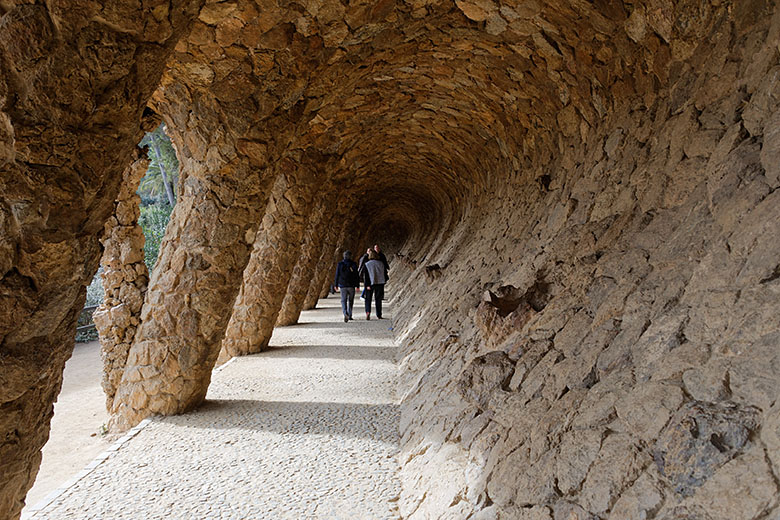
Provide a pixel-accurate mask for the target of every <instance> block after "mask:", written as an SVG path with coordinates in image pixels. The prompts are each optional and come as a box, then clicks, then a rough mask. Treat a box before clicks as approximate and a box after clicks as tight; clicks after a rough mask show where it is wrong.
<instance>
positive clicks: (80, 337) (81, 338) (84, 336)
mask: <svg viewBox="0 0 780 520" xmlns="http://www.w3.org/2000/svg"><path fill="white" fill-rule="evenodd" d="M102 274H103V268H102V267H100V268H99V269H98V272H97V273H95V277H94V278H93V279H92V282H91V283H90V284H89V285H88V286H87V300H86V301H85V302H84V307H92V306H94V305H100V304H101V303H103V278H102V277H101V275H102ZM93 312H95V311H94V310H89V311H82V313H81V314H80V315H79V318H78V321H77V322H76V326H77V327H81V326H82V325H89V324H90V323H92V313H93ZM97 338H98V333H97V330H95V329H90V330H86V331H82V332H77V333H76V341H77V342H79V343H84V342H87V341H94V340H96V339H97Z"/></svg>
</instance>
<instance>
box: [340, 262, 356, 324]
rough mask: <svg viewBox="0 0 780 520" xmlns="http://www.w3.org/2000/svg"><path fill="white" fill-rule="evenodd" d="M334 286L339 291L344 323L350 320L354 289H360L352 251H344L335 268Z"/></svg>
mask: <svg viewBox="0 0 780 520" xmlns="http://www.w3.org/2000/svg"><path fill="white" fill-rule="evenodd" d="M334 285H335V286H336V287H338V288H339V291H341V310H342V312H344V323H346V322H348V321H349V320H351V319H352V305H353V304H354V303H355V289H356V288H357V287H360V278H358V266H357V264H356V263H355V262H353V261H352V251H344V259H343V260H342V261H341V262H339V264H338V266H337V267H336V280H335V282H334Z"/></svg>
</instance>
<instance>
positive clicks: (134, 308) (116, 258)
mask: <svg viewBox="0 0 780 520" xmlns="http://www.w3.org/2000/svg"><path fill="white" fill-rule="evenodd" d="M148 166H149V160H148V159H146V158H145V157H143V158H140V157H139V158H136V160H135V161H134V162H133V164H131V165H130V166H129V167H128V168H127V169H126V170H125V172H124V174H123V175H122V177H123V179H122V181H123V183H122V187H121V189H120V190H119V196H118V197H117V200H116V202H115V203H114V215H113V216H112V217H111V218H109V219H108V222H106V225H105V232H104V236H103V239H102V240H101V243H102V244H103V248H104V250H103V257H102V259H101V261H100V264H101V265H102V266H103V275H102V276H103V290H104V291H105V297H104V298H103V303H102V304H101V305H100V307H98V309H97V310H96V311H95V313H94V314H93V318H92V319H93V320H94V322H95V327H96V328H97V331H98V335H99V337H100V357H101V358H102V359H103V380H102V382H101V384H102V386H103V391H104V392H105V394H106V408H107V409H108V410H111V407H112V405H113V403H114V394H115V393H116V388H117V386H119V382H120V381H121V379H122V373H123V372H124V369H125V362H126V361H127V353H128V351H129V350H130V344H131V343H132V342H133V337H134V336H135V331H136V328H137V327H138V324H139V323H140V318H141V307H142V305H143V303H144V295H145V294H146V288H147V286H148V284H149V270H148V269H147V267H146V263H144V233H143V231H142V230H141V226H139V225H138V217H139V216H140V207H139V204H140V202H141V198H140V197H139V196H138V194H137V193H136V190H137V189H138V184H139V183H140V182H141V178H142V177H143V176H144V174H145V173H146V169H147V167H148Z"/></svg>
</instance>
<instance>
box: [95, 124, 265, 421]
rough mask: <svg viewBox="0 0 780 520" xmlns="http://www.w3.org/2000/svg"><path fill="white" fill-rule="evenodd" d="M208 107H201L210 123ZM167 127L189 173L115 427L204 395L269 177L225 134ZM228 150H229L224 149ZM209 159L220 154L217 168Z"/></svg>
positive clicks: (180, 408)
mask: <svg viewBox="0 0 780 520" xmlns="http://www.w3.org/2000/svg"><path fill="white" fill-rule="evenodd" d="M213 115H214V114H208V113H207V114H205V115H203V114H202V116H203V117H204V118H205V119H206V120H209V121H210V120H211V116H213ZM169 128H171V129H173V127H171V126H169ZM172 133H173V137H174V140H176V141H177V148H178V149H179V150H180V151H181V152H182V155H183V156H184V157H183V160H182V172H183V173H187V178H186V180H185V181H184V183H183V190H182V194H181V195H180V199H179V201H178V202H177V204H176V208H175V209H174V211H173V214H172V216H171V221H170V223H169V224H168V230H167V232H166V235H165V240H164V241H163V244H162V246H161V248H160V257H159V259H158V260H157V261H158V263H159V266H158V268H156V269H155V270H154V273H153V274H152V279H151V281H150V284H149V292H148V294H147V298H146V302H145V303H144V308H143V312H142V316H141V320H142V322H141V325H140V327H139V329H138V332H137V333H136V339H135V342H134V343H133V345H132V347H131V349H130V353H129V354H128V358H127V366H126V368H125V371H124V374H123V376H122V382H121V384H120V386H119V388H118V389H117V393H116V397H115V400H114V409H113V415H112V418H111V422H110V427H111V428H112V429H113V430H124V429H127V428H129V427H132V426H133V425H135V424H137V423H138V422H140V421H141V420H142V419H144V418H145V417H147V416H149V415H151V414H155V413H157V414H163V415H170V414H175V413H182V412H185V411H187V410H190V409H192V408H193V407H195V406H197V405H198V404H200V403H201V402H202V401H203V399H204V398H205V395H206V390H207V389H208V385H209V382H210V380H211V370H212V368H213V366H214V363H215V362H216V359H217V355H218V353H219V345H220V342H221V340H222V336H223V334H224V331H225V327H226V326H227V322H228V319H229V317H230V309H231V308H232V306H233V302H234V300H235V297H236V294H237V293H238V290H239V287H240V285H241V273H242V272H243V270H244V267H245V266H246V264H247V261H248V259H249V254H250V250H251V244H252V243H253V240H254V236H255V232H256V229H257V222H258V220H259V215H260V214H261V211H262V209H263V208H264V206H265V202H266V201H267V200H268V199H267V191H268V189H267V186H268V182H267V180H266V176H264V175H262V173H260V172H258V170H257V169H256V168H253V167H252V166H251V165H250V161H249V159H248V158H247V157H246V156H244V155H242V154H240V153H238V152H236V150H235V148H234V147H233V146H232V145H231V144H232V143H231V142H230V141H229V140H228V138H227V137H226V136H227V135H228V134H227V132H215V135H220V136H223V138H224V139H225V140H224V141H223V142H218V143H212V144H211V145H210V146H209V147H208V149H191V148H188V147H187V146H184V145H183V144H182V143H183V140H181V139H180V138H179V137H178V136H177V134H176V132H175V131H173V132H172ZM224 150H227V151H228V154H227V155H221V154H222V153H224V152H223V151H224ZM206 157H208V164H210V165H212V168H213V169H211V168H208V165H207V163H206V162H205V161H203V160H204V159H206ZM215 157H219V159H218V160H219V161H220V162H221V165H219V166H216V167H215V166H213V165H214V163H215ZM217 164H219V163H217Z"/></svg>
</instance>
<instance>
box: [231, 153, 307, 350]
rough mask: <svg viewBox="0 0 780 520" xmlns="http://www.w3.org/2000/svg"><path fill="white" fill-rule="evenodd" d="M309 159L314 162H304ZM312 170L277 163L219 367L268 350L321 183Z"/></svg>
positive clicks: (287, 162) (293, 164)
mask: <svg viewBox="0 0 780 520" xmlns="http://www.w3.org/2000/svg"><path fill="white" fill-rule="evenodd" d="M312 159H315V158H309V161H311V160H312ZM316 159H320V158H316ZM316 159H315V160H316ZM318 162H319V161H318ZM311 166H312V163H311V162H309V164H307V165H306V166H304V165H302V164H296V163H294V162H293V161H292V160H285V161H283V162H282V165H281V171H280V172H279V173H278V174H277V177H276V183H275V184H274V187H273V190H272V192H271V197H270V200H269V202H268V208H267V209H266V214H265V216H264V217H263V223H262V232H261V233H259V234H258V238H257V240H256V241H255V244H254V248H253V249H252V255H251V257H250V259H249V264H248V265H247V266H246V268H245V269H244V279H243V283H242V285H241V291H240V293H239V296H238V298H237V299H236V302H235V304H234V306H233V314H232V316H231V320H230V322H229V323H228V327H227V331H226V332H225V339H224V340H223V341H222V347H221V352H220V359H221V360H222V361H226V360H228V359H230V358H231V357H233V356H240V355H246V354H255V353H257V352H261V351H262V350H263V349H265V348H266V347H267V346H268V341H269V340H270V339H271V334H272V333H273V328H274V325H275V324H276V318H277V316H278V314H279V311H280V309H281V307H282V302H283V301H284V297H285V294H286V293H287V286H288V285H289V283H290V278H291V277H292V274H293V268H294V267H295V265H296V263H297V262H298V260H299V259H300V256H301V241H302V239H303V235H304V231H305V230H306V220H307V218H308V216H309V214H310V212H311V209H312V208H311V207H312V198H313V196H314V190H315V187H316V183H317V181H321V178H320V177H319V176H318V175H317V172H316V171H312V170H311V169H310V167H311Z"/></svg>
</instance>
